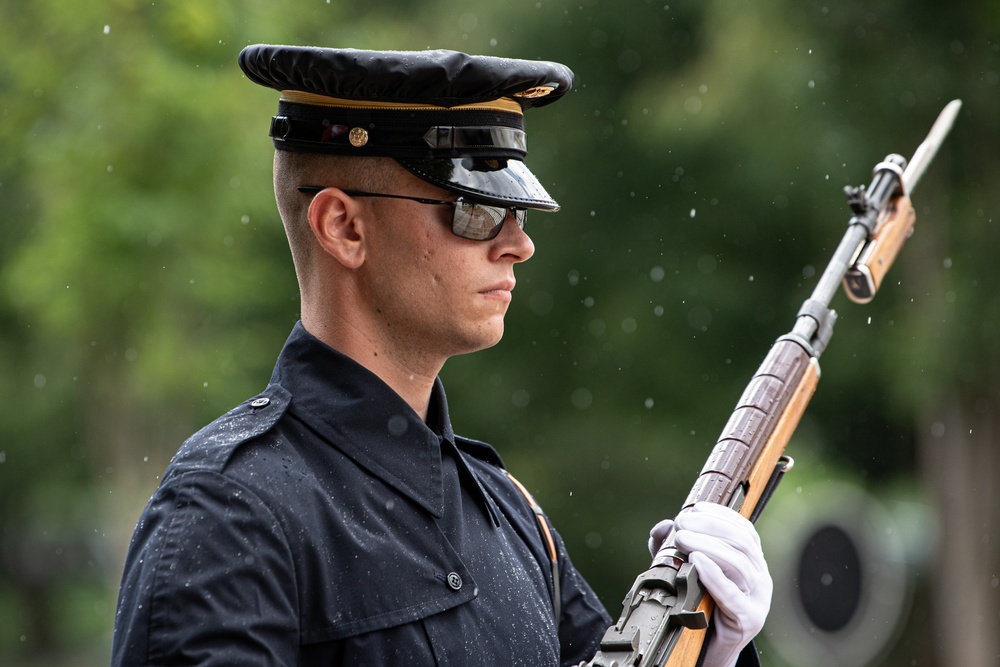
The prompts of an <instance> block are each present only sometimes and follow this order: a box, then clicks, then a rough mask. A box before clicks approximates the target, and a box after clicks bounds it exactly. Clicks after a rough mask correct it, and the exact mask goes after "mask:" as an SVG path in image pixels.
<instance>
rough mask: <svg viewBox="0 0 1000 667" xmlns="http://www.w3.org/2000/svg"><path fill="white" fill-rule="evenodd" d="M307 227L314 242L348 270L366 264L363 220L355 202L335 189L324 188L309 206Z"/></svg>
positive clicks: (359, 208) (358, 206)
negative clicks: (311, 233) (310, 230)
mask: <svg viewBox="0 0 1000 667" xmlns="http://www.w3.org/2000/svg"><path fill="white" fill-rule="evenodd" d="M308 218H309V227H310V228H311V229H312V232H313V236H314V237H315V238H316V242H317V243H318V244H319V245H320V247H321V248H323V250H324V251H326V253H327V254H329V255H330V256H332V257H333V258H335V259H336V260H337V261H338V262H340V263H341V264H343V265H344V266H345V267H347V268H349V269H357V268H358V267H360V266H361V265H362V264H363V263H364V261H365V218H364V216H363V215H362V211H361V207H360V205H359V204H358V202H357V201H356V200H354V199H352V198H351V197H349V196H348V195H346V194H344V192H343V191H342V190H340V189H338V188H326V189H325V190H322V191H320V192H318V193H316V195H315V196H314V197H313V200H312V203H311V204H310V205H309V213H308Z"/></svg>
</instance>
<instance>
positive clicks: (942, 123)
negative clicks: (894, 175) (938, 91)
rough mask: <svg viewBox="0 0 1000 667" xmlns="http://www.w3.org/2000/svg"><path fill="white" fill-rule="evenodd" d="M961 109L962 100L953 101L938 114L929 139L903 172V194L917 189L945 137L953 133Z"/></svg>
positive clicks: (918, 148)
mask: <svg viewBox="0 0 1000 667" xmlns="http://www.w3.org/2000/svg"><path fill="white" fill-rule="evenodd" d="M961 108H962V100H952V101H951V102H948V104H947V105H945V108H944V109H942V111H941V113H940V114H938V117H937V120H936V121H934V125H933V127H931V131H930V132H929V133H928V134H927V138H926V139H924V141H923V143H921V144H920V145H919V146H918V147H917V151H916V152H915V153H914V154H913V157H912V158H910V162H909V164H908V165H907V166H906V171H904V172H903V192H905V193H906V194H910V193H911V192H913V189H914V188H916V187H917V183H918V182H919V181H920V177H921V176H923V175H924V172H925V171H926V170H927V166H928V165H929V164H930V163H931V161H932V160H933V159H934V155H935V154H937V151H938V148H940V147H941V144H942V143H944V139H945V137H947V136H948V133H949V132H951V126H952V125H954V123H955V118H956V117H957V116H958V111H959V109H961Z"/></svg>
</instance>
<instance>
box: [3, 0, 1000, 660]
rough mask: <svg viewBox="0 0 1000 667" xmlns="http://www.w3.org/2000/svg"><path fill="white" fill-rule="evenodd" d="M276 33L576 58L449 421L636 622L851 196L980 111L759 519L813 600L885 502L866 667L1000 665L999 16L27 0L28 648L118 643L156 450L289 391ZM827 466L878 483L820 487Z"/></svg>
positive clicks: (20, 537) (9, 481) (23, 559)
mask: <svg viewBox="0 0 1000 667" xmlns="http://www.w3.org/2000/svg"><path fill="white" fill-rule="evenodd" d="M255 42H269V43H295V44H315V45H323V46H352V47H357V48H388V49H423V48H449V49H456V50H463V51H467V52H471V53H481V54H487V55H503V56H512V57H520V58H539V59H547V60H557V61H560V62H564V63H566V64H568V65H569V66H570V67H571V68H572V69H573V70H574V71H575V72H576V74H577V82H576V86H575V90H574V92H572V93H571V94H570V95H569V96H567V98H566V99H565V100H564V101H562V102H560V103H559V104H558V105H556V106H553V107H550V108H547V109H545V110H541V111H537V112H532V113H531V114H529V117H528V119H527V125H528V129H529V136H530V142H529V148H530V151H531V152H530V155H529V158H528V163H529V165H531V167H532V169H533V170H534V171H535V172H536V173H537V174H539V175H540V177H541V179H542V180H543V182H544V183H545V184H546V186H547V187H548V188H549V191H550V192H551V193H553V195H554V196H556V198H557V199H559V201H560V202H561V203H562V205H563V209H562V211H561V212H560V213H558V214H557V215H545V214H534V215H532V216H531V220H530V221H529V227H528V230H529V232H530V233H531V235H532V238H533V239H534V241H535V243H536V246H537V252H536V255H535V258H534V259H533V260H532V261H531V262H528V263H527V264H525V265H523V266H522V267H521V269H520V273H519V281H518V289H517V291H516V294H515V300H514V304H513V305H512V308H511V311H510V314H509V316H508V319H507V333H506V336H505V339H504V341H503V342H502V343H501V344H500V345H499V346H497V347H496V348H494V349H491V350H488V351H485V352H482V353H479V354H476V355H471V356H469V357H462V358H457V359H454V360H452V361H451V362H449V365H448V366H447V367H446V369H445V373H444V376H445V382H446V386H447V387H448V389H449V396H450V401H451V403H452V414H453V416H454V417H455V425H456V428H457V429H458V430H459V431H460V432H462V433H463V434H465V435H468V436H471V437H476V438H480V439H484V440H488V441H490V442H492V443H494V444H495V445H496V446H497V448H498V449H499V450H500V452H501V454H502V455H503V456H504V457H505V460H506V463H507V465H508V467H509V468H510V469H511V470H513V471H514V472H515V474H517V475H518V476H519V477H520V478H521V479H522V481H524V482H525V483H526V484H527V485H528V486H529V488H531V489H532V491H533V492H534V493H535V495H536V496H537V497H538V498H539V499H540V501H541V502H542V503H543V505H544V506H545V507H546V508H547V511H548V513H549V514H550V516H551V517H552V519H553V520H554V522H555V523H556V525H557V526H558V527H559V528H560V531H561V533H562V534H563V536H564V538H565V539H566V541H567V544H568V545H569V548H570V552H571V554H573V555H574V560H575V562H576V563H577V565H578V567H579V568H580V569H581V570H582V571H583V572H584V574H585V575H586V576H587V577H588V578H589V580H590V581H591V582H592V584H593V585H594V586H595V588H596V589H597V591H598V593H599V594H600V595H601V597H602V599H603V600H604V602H605V604H606V605H607V607H608V609H609V610H610V611H611V613H612V614H613V615H615V616H617V614H618V611H619V609H620V601H621V598H622V596H623V595H624V594H625V592H626V591H627V589H628V587H629V585H630V584H631V582H632V580H633V578H634V576H635V575H636V574H637V573H638V572H640V571H641V570H643V569H645V567H646V566H647V565H648V555H647V553H646V551H645V549H646V547H645V535H646V531H647V530H648V528H649V527H650V526H651V525H652V524H653V523H655V521H657V520H659V519H660V518H663V517H664V516H669V515H672V514H673V513H674V512H676V509H677V508H678V507H679V505H680V503H681V501H682V500H683V498H684V497H685V496H686V494H687V491H688V489H689V488H690V485H691V483H692V482H693V480H694V478H695V476H696V475H697V472H698V471H699V470H700V468H701V465H702V463H703V462H704V460H705V458H706V456H707V454H708V452H709V451H710V449H711V447H712V445H713V444H714V442H715V439H716V437H717V435H718V432H719V431H720V429H721V428H722V426H723V424H724V423H725V421H726V419H727V418H728V415H729V412H730V411H731V409H732V408H733V405H734V403H735V401H736V399H737V398H738V397H739V395H740V393H741V392H742V388H743V386H744V385H745V384H746V382H747V381H748V380H749V378H750V376H751V374H752V372H753V370H754V369H755V368H756V366H757V364H758V363H759V362H760V360H761V358H762V357H763V355H764V353H765V352H766V351H767V349H768V348H769V346H770V344H771V343H772V342H773V340H774V339H775V338H777V337H778V336H779V335H781V334H783V333H785V332H786V331H788V330H789V329H790V328H791V325H792V323H793V320H794V316H795V313H796V312H797V310H798V307H799V305H800V304H801V303H802V301H803V300H804V299H805V298H807V297H808V296H809V293H810V291H811V289H812V287H813V286H814V284H815V281H816V279H817V278H818V276H819V274H820V273H821V272H822V270H823V268H824V266H825V264H826V261H827V259H828V258H829V255H830V253H831V252H832V251H833V248H834V247H835V246H836V244H837V243H838V242H839V240H840V237H841V236H842V234H843V230H844V224H845V223H846V221H847V219H848V217H849V211H848V209H847V207H846V200H845V198H844V195H843V192H842V188H843V186H844V185H860V184H862V183H867V182H868V180H869V178H870V170H871V168H872V166H873V165H874V164H875V163H876V162H878V161H880V160H881V159H882V158H883V157H884V156H885V155H886V154H887V153H890V152H899V153H902V154H904V155H906V156H907V157H908V156H909V155H911V154H912V152H913V150H914V149H915V148H916V146H917V145H918V143H919V142H920V141H921V140H922V139H923V137H924V136H925V134H926V132H927V130H928V129H929V128H930V125H931V123H932V122H933V120H934V118H935V117H936V116H937V113H938V112H939V111H940V110H941V108H942V107H943V106H944V104H945V103H946V102H948V101H949V100H951V99H953V98H961V99H963V101H964V106H963V109H962V113H961V115H960V117H959V120H958V122H957V124H956V127H955V130H954V131H953V134H952V136H951V137H950V138H949V140H948V143H947V144H946V146H945V147H944V148H943V149H942V151H941V153H940V154H939V156H938V158H937V160H936V162H935V163H934V164H933V166H932V168H931V169H930V171H929V173H928V174H927V175H926V176H925V178H924V180H923V181H922V182H921V184H920V187H919V190H918V191H917V192H916V194H915V197H914V201H915V205H916V209H917V216H918V222H917V231H916V234H915V235H914V237H913V238H912V239H911V240H910V241H909V243H908V244H907V247H906V249H905V250H904V252H903V254H902V256H901V258H900V260H899V261H898V262H897V265H896V266H895V267H894V269H893V271H892V272H891V273H890V274H889V280H888V281H887V283H888V284H887V285H885V286H884V288H883V290H882V292H881V293H880V295H879V296H878V298H877V299H876V300H875V301H874V302H873V303H872V304H870V305H867V306H857V305H854V304H851V303H849V302H847V300H846V299H845V298H843V297H838V300H837V301H835V304H834V305H835V307H836V308H837V310H838V312H839V314H840V318H839V322H838V324H837V327H836V331H835V335H834V338H833V341H832V343H831V345H830V347H829V348H828V350H827V351H826V352H825V354H824V356H823V359H822V366H823V372H824V375H823V379H822V381H821V383H820V387H819V391H818V393H817V395H816V397H815V399H814V400H813V402H812V404H811V405H810V407H809V410H808V411H807V415H806V417H805V419H804V420H803V423H802V425H801V426H800V428H799V430H798V432H797V434H796V436H795V438H794V439H793V441H792V443H791V445H790V449H789V453H790V454H792V455H793V456H794V457H795V458H796V460H797V461H798V464H797V466H796V469H795V472H794V473H793V474H792V476H791V477H790V478H789V479H788V480H787V481H786V482H785V483H784V485H783V487H782V489H781V490H780V491H779V495H778V497H777V498H776V500H775V501H774V502H775V510H774V514H775V517H777V518H776V519H773V520H772V521H771V522H770V523H768V522H767V521H766V519H767V518H768V517H766V516H765V519H764V520H762V524H761V532H762V534H763V535H764V536H765V547H766V549H768V550H769V551H770V550H773V551H774V559H773V560H772V561H771V563H772V569H773V574H774V576H775V580H776V586H779V587H785V588H788V586H789V585H790V584H789V583H788V582H789V581H793V579H794V574H795V572H794V562H792V564H789V563H788V562H786V560H785V559H784V558H785V556H782V552H780V550H779V549H778V547H779V546H781V545H782V544H785V547H787V546H788V543H791V544H792V547H791V548H792V551H793V552H794V547H795V542H796V540H801V539H804V538H802V536H801V535H799V534H798V533H797V532H796V531H797V530H800V528H801V526H804V525H807V524H808V523H809V521H810V519H809V517H810V516H819V515H823V514H824V512H829V511H830V510H831V509H843V508H845V507H855V506H854V505H849V504H848V503H847V502H846V499H847V496H848V495H852V494H860V495H861V497H863V498H864V499H865V500H864V507H865V508H868V509H865V510H857V511H856V513H855V514H853V515H852V516H854V517H857V521H856V523H857V524H858V525H861V524H864V525H866V526H867V525H869V524H871V525H874V524H875V522H874V520H871V521H869V519H868V518H866V517H867V516H868V514H871V515H872V516H875V515H878V516H880V517H883V519H885V521H884V522H883V523H878V526H881V528H880V529H879V530H880V531H881V532H879V531H876V532H875V537H873V538H872V539H871V541H870V543H868V544H867V545H865V549H867V550H868V551H862V555H863V556H864V558H865V559H866V561H868V562H875V561H879V559H881V558H883V557H884V558H885V563H887V564H886V565H884V566H883V573H884V574H886V575H887V576H888V574H889V571H890V570H891V571H892V573H893V574H894V575H895V576H894V577H888V578H893V581H895V584H893V586H894V587H893V588H891V589H886V588H884V587H883V581H884V580H883V578H880V577H879V576H875V577H871V578H868V579H866V580H865V586H866V589H865V590H866V591H867V592H866V595H867V596H868V598H871V599H887V598H888V597H890V596H895V597H897V598H898V599H899V601H900V602H899V604H898V605H897V606H896V607H894V608H893V609H892V611H891V612H889V613H888V616H886V617H875V616H871V617H867V616H866V617H859V618H858V619H854V620H853V621H852V623H851V624H849V625H848V626H847V627H844V628H841V629H839V630H838V631H837V632H835V633H832V634H830V638H831V639H832V640H835V641H834V642H833V643H834V644H842V645H848V644H852V643H857V642H859V641H861V640H864V641H868V642H869V643H872V642H874V643H876V644H877V646H875V647H874V648H873V649H872V650H871V652H870V658H869V657H865V658H864V659H863V660H862V659H861V658H857V657H855V658H853V660H854V662H853V663H846V664H862V663H863V662H864V663H866V664H883V665H925V666H926V665H954V664H961V665H966V666H975V665H997V664H1000V646H998V639H997V637H996V633H995V627H996V624H997V621H998V616H1000V601H998V595H1000V579H998V578H997V577H998V575H997V574H996V573H997V572H998V571H1000V554H998V552H997V546H996V545H997V542H998V539H996V538H995V537H994V536H997V538H1000V533H998V532H997V523H998V510H1000V497H998V494H997V493H996V492H995V490H994V487H995V480H996V479H997V473H998V467H1000V463H998V456H997V454H995V451H996V450H995V447H994V438H995V437H996V434H997V432H998V430H1000V422H998V416H1000V412H998V411H1000V345H998V335H1000V331H998V327H1000V273H998V272H997V270H996V259H995V258H996V256H997V253H998V252H1000V235H998V232H997V226H996V224H997V217H998V215H1000V208H998V204H1000V188H997V186H996V184H997V182H998V179H1000V163H998V160H997V155H998V148H1000V142H998V140H1000V136H998V135H1000V106H998V103H1000V5H997V4H996V3H995V2H988V1H986V0H970V1H969V2H963V3H959V4H954V3H939V2H931V1H930V0H919V1H916V2H913V1H911V2H903V1H902V0H886V1H884V2H880V3H874V4H873V3H869V2H861V1H859V0H847V1H845V2H840V3H822V2H805V3H803V2H793V1H792V0H772V1H771V2H767V3H763V2H757V3H754V2H747V1H741V0H736V1H728V2H722V1H717V0H705V1H703V2H697V3H695V2H673V1H672V0H659V2H651V1H649V0H632V1H631V2H628V3H613V2H609V1H608V0H576V1H574V2H568V1H566V0H508V1H507V2H504V3H485V2H482V3H469V2H456V1H455V0H370V1H369V2H366V3H348V2H344V1H343V0H309V1H308V2H305V1H295V2H285V3H273V2H261V1H259V0H248V1H246V2H230V1H222V2H214V3H206V2H202V1H200V0H171V1H169V2H150V1H149V0H145V1H143V2H138V1H137V0H92V1H90V2H85V3H67V2H64V1H62V0H33V1H32V2H23V1H18V0H0V55H2V57H0V223H2V224H0V369H2V373H0V397H2V400H3V406H4V410H3V416H2V418H0V540H2V541H0V664H5V665H6V664H10V665H73V666H76V665H79V666H90V665H100V664H106V662H107V659H108V655H109V647H110V641H111V628H112V624H113V621H114V607H115V596H116V591H117V584H118V577H119V574H120V567H121V561H122V558H123V555H124V550H125V548H126V545H127V542H128V539H129V536H130V534H131V531H132V527H133V525H134V522H135V520H136V518H137V517H138V515H139V512H140V511H141V509H142V506H143V504H144V503H145V500H146V499H147V498H148V496H149V494H150V493H151V492H152V490H153V489H154V488H155V485H156V484H157V481H158V477H159V475H160V473H161V471H162V470H163V468H164V466H165V465H166V463H167V461H168V460H169V458H170V456H171V455H172V454H173V452H174V451H175V450H176V448H177V447H178V446H179V444H180V443H181V442H182V441H183V439H184V438H185V437H187V435H189V434H190V433H192V432H194V431H195V430H197V429H198V428H199V427H200V426H201V425H203V424H204V423H206V422H208V421H210V420H211V419H213V418H214V417H215V416H217V415H218V414H220V413H221V412H223V411H225V410H226V409H228V408H229V407H231V406H232V405H233V404H235V403H237V402H239V401H241V400H243V399H244V398H246V397H248V396H250V395H252V394H254V393H255V392H257V391H258V390H260V389H261V388H262V387H263V386H264V385H265V384H266V382H267V380H268V378H269V376H270V370H271V367H272V365H273V362H274V359H275V357H276V356H277V353H278V351H279V350H280V347H281V345H282V343H283V341H284V338H285V336H286V335H287V333H288V331H289V330H290V328H291V326H292V325H293V323H294V322H295V320H296V319H297V308H298V297H297V290H296V285H295V280H294V274H293V272H292V267H291V261H290V257H289V253H288V250H287V246H286V244H285V241H284V237H283V234H282V230H281V225H280V222H279V220H278V217H277V212H276V210H275V206H274V203H273V195H272V192H271V186H270V163H271V155H272V148H271V144H270V140H269V139H268V137H267V128H268V123H269V118H270V116H271V115H272V114H273V113H274V111H275V109H276V95H275V94H274V93H273V91H268V90H265V89H262V88H259V87H257V86H255V85H253V84H251V83H249V82H248V81H247V80H246V79H245V78H244V77H243V76H242V74H241V72H240V71H239V69H238V67H237V66H236V55H237V53H238V52H239V50H240V49H241V48H242V47H243V46H244V45H246V44H249V43H255ZM834 483H836V484H845V485H847V486H848V487H849V488H851V489H853V491H851V492H850V493H846V494H845V493H842V494H840V495H838V494H836V493H835V494H832V495H831V494H821V493H820V492H819V490H820V489H826V488H827V487H828V486H829V485H830V484H834ZM838 488H839V487H838ZM852 497H853V495H852ZM788 508H793V509H794V510H795V512H797V513H799V514H800V515H802V516H799V517H798V518H797V519H794V520H793V519H791V518H789V514H788V512H789V511H791V510H789V509H788ZM857 512H865V513H866V514H864V515H862V514H859V513H857ZM803 516H804V517H805V518H803ZM847 521H848V523H849V522H850V519H848V520H847ZM796 522H798V523H796ZM768 536H773V537H770V538H769V537H768ZM890 546H891V547H892V549H890V548H889V547H890ZM879 562H881V561H879ZM791 586H792V588H794V582H793V583H792V584H791ZM779 604H783V603H782V602H781V599H780V596H777V595H776V605H779ZM793 606H794V605H793ZM794 611H795V610H794V609H792V610H791V612H792V617H794V615H795V614H794ZM799 616H800V617H801V614H799ZM788 618H790V617H789V616H785V615H783V614H782V612H781V610H776V612H775V614H773V616H772V620H771V621H769V624H768V627H767V628H766V630H765V637H763V638H762V639H761V642H760V643H761V647H762V650H763V660H764V663H765V665H775V666H780V665H786V664H792V665H795V664H797V665H821V664H831V665H834V664H845V663H843V660H844V659H843V658H838V657H837V655H835V654H836V650H835V648H831V649H830V651H831V653H830V655H829V656H825V655H821V653H822V651H823V650H824V649H823V647H815V646H813V647H812V648H808V647H807V648H806V649H795V647H794V645H795V644H796V642H797V641H799V639H797V636H798V635H801V634H802V632H801V631H800V630H797V629H796V627H795V622H794V621H789V620H788ZM805 634H809V632H808V630H807V631H805ZM875 640H878V641H875ZM796 650H799V651H800V652H799V653H796ZM802 650H804V651H805V653H802V652H801V651H802ZM838 660H839V661H840V662H838Z"/></svg>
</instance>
